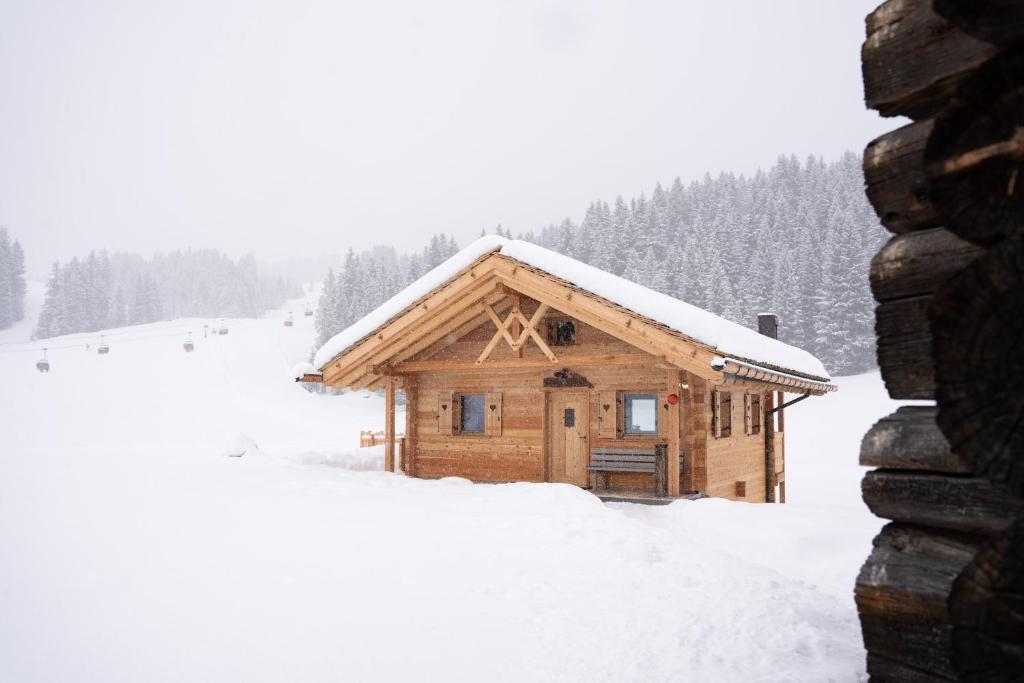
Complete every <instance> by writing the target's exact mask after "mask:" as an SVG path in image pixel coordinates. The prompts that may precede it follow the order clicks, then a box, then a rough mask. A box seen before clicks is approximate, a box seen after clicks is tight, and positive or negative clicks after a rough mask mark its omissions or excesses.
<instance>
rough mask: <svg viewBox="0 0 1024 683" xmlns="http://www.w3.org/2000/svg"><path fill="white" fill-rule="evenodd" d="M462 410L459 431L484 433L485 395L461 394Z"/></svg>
mask: <svg viewBox="0 0 1024 683" xmlns="http://www.w3.org/2000/svg"><path fill="white" fill-rule="evenodd" d="M459 407H460V408H461V409H462V410H461V412H460V416H461V417H460V424H459V431H461V432H463V433H471V434H474V433H475V434H482V433H483V431H484V396H483V394H462V395H461V396H459Z"/></svg>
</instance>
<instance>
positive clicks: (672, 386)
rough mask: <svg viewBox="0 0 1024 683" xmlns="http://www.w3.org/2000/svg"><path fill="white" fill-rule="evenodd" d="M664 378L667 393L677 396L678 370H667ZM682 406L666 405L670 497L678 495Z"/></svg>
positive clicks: (680, 403)
mask: <svg viewBox="0 0 1024 683" xmlns="http://www.w3.org/2000/svg"><path fill="white" fill-rule="evenodd" d="M665 379H666V381H667V383H668V393H669V394H675V395H676V396H679V370H678V369H673V370H668V371H667V372H666V376H665ZM682 408H683V402H682V401H677V402H676V404H675V405H671V404H670V405H669V407H668V424H667V425H666V427H667V431H668V495H669V496H672V497H675V496H678V495H679V432H680V424H681V421H680V419H679V411H680V410H682Z"/></svg>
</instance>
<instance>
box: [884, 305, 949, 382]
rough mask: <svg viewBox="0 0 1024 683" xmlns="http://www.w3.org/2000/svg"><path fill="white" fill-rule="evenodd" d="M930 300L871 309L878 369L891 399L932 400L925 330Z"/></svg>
mask: <svg viewBox="0 0 1024 683" xmlns="http://www.w3.org/2000/svg"><path fill="white" fill-rule="evenodd" d="M931 300H932V297H931V296H916V297H911V298H909V299H899V300H897V301H890V302H887V303H883V304H880V305H879V306H878V307H877V308H876V309H875V333H876V335H877V336H878V367H879V368H880V369H881V373H882V379H883V380H885V388H886V389H887V390H888V392H889V396H891V397H892V398H898V399H933V398H935V370H934V365H933V363H932V357H931V351H932V335H931V331H930V329H929V327H928V306H929V305H930V304H931Z"/></svg>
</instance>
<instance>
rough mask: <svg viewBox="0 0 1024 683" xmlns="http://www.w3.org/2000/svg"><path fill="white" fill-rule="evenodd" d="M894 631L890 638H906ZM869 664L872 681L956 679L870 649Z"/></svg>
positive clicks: (929, 682) (900, 682) (902, 682)
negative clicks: (895, 659) (930, 671)
mask: <svg viewBox="0 0 1024 683" xmlns="http://www.w3.org/2000/svg"><path fill="white" fill-rule="evenodd" d="M892 633H893V635H892V637H891V639H890V640H897V641H901V640H903V639H904V636H903V634H902V633H898V632H896V631H893V632H892ZM867 664H868V666H867V668H868V676H869V677H870V679H871V681H872V683H935V681H946V680H949V681H951V680H954V679H953V678H950V677H947V676H941V677H937V674H934V673H929V672H927V671H921V670H919V669H915V668H913V667H910V666H907V665H906V664H901V663H900V662H897V661H894V660H892V659H889V658H888V657H882V656H880V655H877V654H875V653H874V652H870V651H869V652H868V656H867Z"/></svg>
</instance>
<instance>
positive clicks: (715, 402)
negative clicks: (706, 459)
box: [711, 389, 722, 439]
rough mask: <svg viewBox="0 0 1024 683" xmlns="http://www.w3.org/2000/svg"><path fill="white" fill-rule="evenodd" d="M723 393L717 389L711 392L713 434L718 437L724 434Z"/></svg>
mask: <svg viewBox="0 0 1024 683" xmlns="http://www.w3.org/2000/svg"><path fill="white" fill-rule="evenodd" d="M721 415H722V395H721V394H720V393H719V392H718V389H715V390H714V391H712V392H711V434H712V436H714V437H715V438H716V439H717V438H718V437H720V436H722V420H721Z"/></svg>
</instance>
